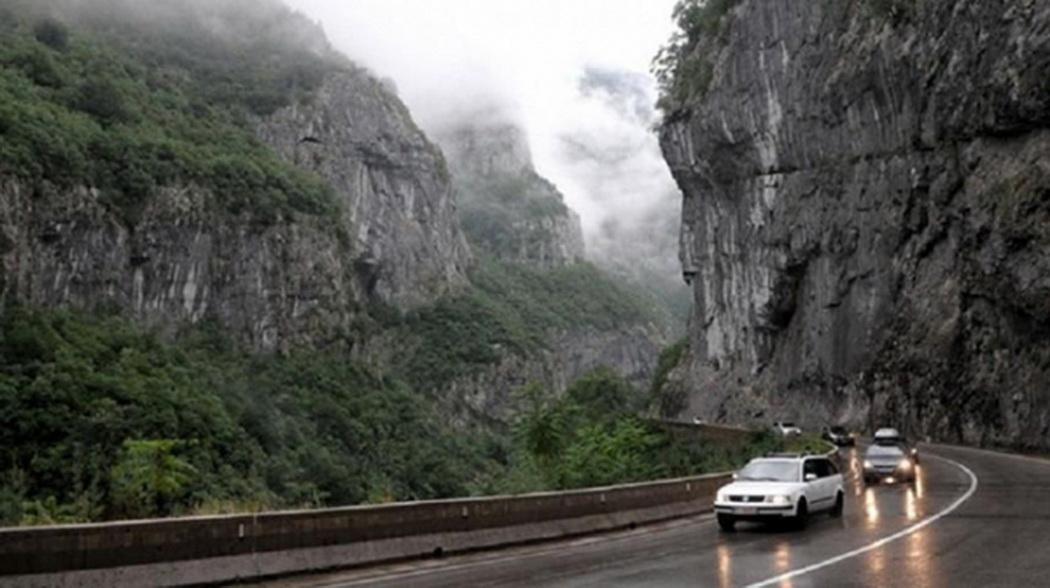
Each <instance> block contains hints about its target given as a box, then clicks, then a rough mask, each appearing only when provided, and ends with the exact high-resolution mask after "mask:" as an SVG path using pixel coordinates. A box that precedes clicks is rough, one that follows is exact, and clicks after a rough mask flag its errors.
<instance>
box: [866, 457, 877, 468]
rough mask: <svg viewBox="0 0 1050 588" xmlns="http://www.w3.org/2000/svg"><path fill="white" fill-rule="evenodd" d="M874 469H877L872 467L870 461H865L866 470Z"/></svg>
mask: <svg viewBox="0 0 1050 588" xmlns="http://www.w3.org/2000/svg"><path fill="white" fill-rule="evenodd" d="M873 467H875V466H873V465H871V462H870V461H868V460H866V459H865V460H864V469H866V470H870V469H871V468H873Z"/></svg>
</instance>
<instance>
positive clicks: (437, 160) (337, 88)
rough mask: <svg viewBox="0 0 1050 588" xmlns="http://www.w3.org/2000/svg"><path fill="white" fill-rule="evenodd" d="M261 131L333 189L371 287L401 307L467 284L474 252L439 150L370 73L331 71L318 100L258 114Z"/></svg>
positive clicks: (359, 274)
mask: <svg viewBox="0 0 1050 588" xmlns="http://www.w3.org/2000/svg"><path fill="white" fill-rule="evenodd" d="M258 135H259V136H260V137H261V138H262V139H263V141H265V142H266V143H267V144H269V145H270V146H272V147H273V148H274V149H275V150H276V151H277V152H278V153H279V154H280V155H281V156H282V157H284V158H285V159H286V160H288V161H291V162H292V163H295V164H296V165H297V166H299V167H301V168H304V169H309V170H312V171H314V172H316V173H318V174H319V175H320V176H321V177H323V178H324V179H326V180H327V181H328V182H329V184H330V185H331V186H332V187H333V188H335V190H336V192H337V193H338V194H339V196H340V197H341V201H342V204H343V219H342V223H341V225H342V227H344V228H345V229H346V231H347V233H348V235H349V237H350V247H351V249H352V250H353V251H354V258H353V260H351V263H352V264H353V267H354V272H355V276H356V278H357V280H358V284H359V285H360V286H361V288H362V290H363V294H364V296H365V297H366V298H368V299H370V300H379V301H382V302H384V303H386V304H390V305H393V306H397V307H400V308H403V309H410V308H412V307H415V306H419V305H420V304H424V303H426V302H429V301H433V300H434V299H435V298H436V297H437V296H440V295H441V294H443V293H445V292H447V291H448V290H449V288H450V286H453V285H456V284H461V283H462V282H463V278H464V274H465V271H466V268H467V266H468V265H469V263H470V259H471V255H470V252H469V250H468V248H467V245H466V241H465V239H464V237H463V234H462V232H461V231H460V229H459V222H458V219H457V217H456V207H455V205H454V202H453V198H452V194H451V187H450V184H449V173H448V169H447V167H446V164H445V160H444V158H443V156H442V155H441V152H440V150H439V149H438V148H437V147H436V146H435V145H433V144H432V143H431V142H430V141H429V140H428V139H427V137H426V136H425V135H424V134H423V132H422V131H420V130H419V128H418V127H417V126H416V125H415V122H414V121H413V120H412V116H411V115H410V114H409V112H408V109H407V108H405V105H404V104H402V103H401V101H400V100H399V99H398V98H397V97H396V96H394V95H393V94H391V93H390V92H389V91H388V90H387V89H386V88H385V86H384V85H383V84H382V83H380V82H378V81H377V80H375V79H374V78H372V77H371V76H370V75H368V74H367V73H365V72H363V71H360V70H356V69H351V70H349V71H347V72H341V73H339V74H338V75H333V76H330V77H329V78H328V80H327V81H326V82H325V83H324V85H323V86H322V87H321V88H320V89H319V90H318V92H317V94H316V96H315V97H314V99H313V100H311V101H309V102H303V103H299V104H295V105H293V106H291V107H289V108H285V109H283V110H280V111H278V112H277V113H275V114H274V115H273V116H270V117H267V118H266V119H263V120H260V121H259V124H258Z"/></svg>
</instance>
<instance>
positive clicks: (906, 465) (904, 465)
mask: <svg viewBox="0 0 1050 588" xmlns="http://www.w3.org/2000/svg"><path fill="white" fill-rule="evenodd" d="M897 467H899V468H900V469H902V470H910V469H911V460H910V459H902V460H901V461H900V463H898V464H897Z"/></svg>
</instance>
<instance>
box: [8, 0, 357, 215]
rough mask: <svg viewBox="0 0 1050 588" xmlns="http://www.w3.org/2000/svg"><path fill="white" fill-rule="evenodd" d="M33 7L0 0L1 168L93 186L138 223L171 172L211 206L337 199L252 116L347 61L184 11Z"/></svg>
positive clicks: (255, 207) (255, 210) (319, 206)
mask: <svg viewBox="0 0 1050 588" xmlns="http://www.w3.org/2000/svg"><path fill="white" fill-rule="evenodd" d="M43 4H44V5H45V6H46V5H47V4H49V3H46V2H45V3H43ZM103 4H105V3H103ZM113 4H117V3H113ZM96 8H97V7H96ZM100 10H101V9H100ZM27 12H28V13H29V14H33V11H31V10H20V11H17V12H14V11H12V9H11V8H10V7H9V6H6V5H0V17H2V18H0V66H2V68H0V174H2V175H13V176H19V177H21V178H23V179H24V180H28V181H31V182H34V183H36V184H40V183H45V182H46V183H47V184H51V185H56V186H58V187H73V186H90V187H94V188H97V189H99V190H100V192H101V194H102V197H103V198H104V199H105V201H106V202H107V203H108V204H109V205H110V206H112V207H113V208H114V209H116V210H117V211H119V212H120V213H121V216H123V217H124V218H126V219H127V220H128V222H130V223H133V222H134V218H135V215H136V213H137V211H139V210H141V208H142V207H143V206H145V205H146V204H147V202H148V199H150V198H152V197H155V195H156V194H157V188H158V187H163V186H168V185H173V184H176V183H177V184H181V185H185V184H196V185H199V186H202V187H204V188H210V193H211V194H212V196H213V198H214V199H215V202H214V205H215V207H216V208H217V209H220V210H225V211H228V212H230V213H234V214H242V213H243V214H248V215H250V216H252V217H253V218H254V219H256V220H259V221H262V222H273V221H275V220H277V219H280V218H287V217H289V216H290V215H292V214H293V213H303V214H308V215H331V214H333V213H334V212H335V211H336V209H337V202H336V200H335V198H334V196H333V194H332V193H331V190H330V189H329V188H328V186H327V184H325V182H323V181H322V180H321V179H320V178H318V177H316V176H315V175H313V174H311V173H308V172H305V171H302V170H300V169H298V168H296V167H294V166H292V165H290V164H288V163H285V162H283V161H281V160H280V159H279V158H278V157H277V156H276V155H275V154H274V153H273V152H272V151H271V150H269V149H268V148H266V147H265V146H264V145H262V144H261V143H260V142H259V141H258V140H257V139H256V138H255V137H254V135H253V134H252V133H251V131H250V129H249V126H250V117H251V116H253V115H257V114H264V113H267V112H271V111H272V110H274V109H276V108H279V107H281V106H283V105H285V104H288V103H290V102H291V101H294V100H296V99H299V98H300V97H301V96H303V95H306V94H307V93H308V92H309V91H310V90H311V89H313V88H315V87H316V86H317V85H319V83H320V82H321V80H322V79H323V76H324V72H325V71H326V70H327V69H330V68H333V67H348V65H345V64H338V63H336V62H335V61H332V60H330V59H325V58H324V57H322V56H320V55H317V54H315V53H311V52H309V51H306V50H304V49H296V48H293V46H291V45H289V44H288V43H287V42H285V41H284V37H283V36H281V35H279V34H277V33H273V34H271V35H267V34H259V35H256V36H253V37H250V38H251V39H252V40H251V41H250V42H248V41H240V40H238V39H239V37H235V36H231V37H224V38H220V37H218V36H216V35H213V34H209V33H208V32H207V31H206V30H204V29H203V28H202V27H203V26H204V25H203V24H202V23H200V22H196V21H193V20H188V18H189V17H188V16H187V15H183V17H182V18H181V19H174V20H172V21H164V24H163V25H161V24H157V23H159V22H160V21H156V20H142V21H141V22H139V21H132V22H129V21H128V19H130V18H131V17H130V16H128V17H125V18H117V17H116V16H112V17H110V16H108V15H110V14H112V15H116V14H128V15H132V14H135V13H134V12H132V11H120V10H113V11H112V13H107V12H105V11H103V12H101V13H99V12H92V13H91V14H92V15H93V17H92V18H87V17H85V18H84V19H83V20H82V22H80V23H79V26H78V27H77V28H76V29H71V28H68V27H67V26H66V25H65V24H63V22H61V21H59V20H55V19H53V18H51V17H48V16H39V17H37V18H27V17H26V16H25V15H26V14H27ZM45 14H46V13H45ZM280 16H281V15H280V14H275V15H273V17H272V18H273V19H275V20H274V22H280V20H279V19H280ZM285 16H286V15H285ZM96 20H97V21H98V22H97V23H96V24H94V25H93V24H92V23H95V21H96ZM150 23H153V24H150ZM265 30H266V29H263V31H265Z"/></svg>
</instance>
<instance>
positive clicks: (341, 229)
mask: <svg viewBox="0 0 1050 588" xmlns="http://www.w3.org/2000/svg"><path fill="white" fill-rule="evenodd" d="M256 124H257V134H258V136H259V137H260V138H261V139H262V140H263V141H265V142H266V143H268V144H269V145H271V146H272V147H273V148H274V149H275V150H276V151H277V152H278V153H279V154H280V155H281V156H283V157H284V158H286V159H287V160H289V161H291V162H293V163H295V164H297V165H299V166H301V167H304V168H308V169H312V170H314V171H316V172H317V173H318V174H319V175H321V176H322V177H323V178H324V179H325V180H327V182H328V183H329V184H330V185H331V187H332V188H333V190H334V192H335V194H336V197H337V199H338V200H339V201H340V203H341V213H340V216H338V217H331V218H329V217H313V216H297V217H294V218H291V219H285V220H281V221H277V222H275V223H269V224H259V223H256V222H253V221H252V219H251V218H250V217H248V216H246V215H242V216H236V215H232V214H227V213H222V212H217V211H216V210H215V207H214V206H210V205H209V202H211V201H212V200H213V198H211V196H210V195H209V193H208V191H207V190H204V189H202V188H200V187H197V186H194V185H189V184H187V185H181V186H175V187H170V188H165V189H163V191H162V193H160V194H157V195H156V197H153V198H150V199H149V204H148V206H147V208H146V209H145V210H144V211H143V212H142V213H141V215H140V217H139V219H138V220H137V222H135V223H134V224H132V225H128V224H127V223H125V222H123V221H122V220H121V219H120V218H118V216H117V215H116V214H115V213H114V212H112V211H111V209H110V208H108V207H107V206H105V205H104V203H103V201H102V199H101V197H100V195H99V194H98V193H97V192H96V191H94V190H91V189H88V188H81V189H74V190H59V189H57V188H54V187H48V186H46V185H43V186H30V185H27V184H25V183H23V182H20V181H17V180H14V179H5V180H2V181H0V262H2V269H3V271H2V277H0V301H3V302H5V303H6V302H20V303H27V304H34V305H43V306H49V307H53V306H68V307H75V308H82V309H90V310H98V309H116V310H119V311H122V312H124V313H126V314H128V315H130V316H133V317H135V318H136V319H139V320H141V321H142V322H145V323H147V324H152V325H157V326H163V327H165V328H169V329H175V328H177V327H178V326H179V325H183V324H187V323H197V322H200V321H202V320H212V321H215V322H217V323H218V324H220V325H223V326H224V327H225V328H227V329H228V330H229V331H230V332H231V333H233V334H234V335H235V336H236V337H237V338H239V339H241V340H244V341H246V342H248V343H249V344H250V345H252V346H253V347H255V348H257V349H264V350H269V349H279V348H285V347H288V346H291V345H294V344H313V345H318V344H320V345H323V344H326V343H329V342H332V341H335V340H345V339H346V338H348V337H351V336H352V334H351V331H352V330H353V327H354V323H355V321H356V320H358V319H359V318H360V317H361V316H362V314H363V312H362V309H363V308H364V307H365V306H366V305H368V304H369V303H372V302H383V303H387V304H391V305H397V306H399V307H402V308H411V307H413V306H417V305H421V304H425V303H427V302H429V301H432V300H434V299H436V298H437V297H439V296H441V295H442V294H443V293H445V292H448V291H450V290H451V289H454V288H456V287H457V286H459V285H462V284H463V283H464V282H465V271H466V266H467V265H468V264H469V262H470V259H471V256H470V252H469V250H468V248H467V245H466V241H465V239H464V238H463V236H462V233H461V231H460V229H459V225H458V222H457V220H456V216H455V208H454V205H453V201H452V195H451V188H450V184H449V177H448V172H447V170H446V168H445V164H444V161H443V158H442V156H441V154H440V152H439V151H438V149H437V148H436V147H435V146H433V145H432V144H431V143H430V142H429V141H428V140H427V139H426V137H425V136H424V135H423V133H422V132H421V131H419V129H418V128H416V126H415V125H414V123H413V122H412V118H411V117H410V115H409V113H408V111H407V110H406V109H405V107H404V105H403V104H402V103H401V102H400V101H399V100H398V99H397V97H395V96H394V95H392V94H390V93H389V92H387V91H386V90H385V89H384V88H383V87H382V85H381V84H380V83H379V82H378V81H376V80H374V79H373V78H372V77H371V76H369V75H368V74H366V73H364V72H363V71H360V70H357V69H354V68H344V67H340V68H336V69H334V70H333V71H332V72H331V73H330V74H329V75H328V76H327V78H326V80H325V82H324V83H323V84H322V86H321V88H320V89H319V90H318V91H317V92H316V94H315V95H314V96H313V97H312V98H311V99H310V100H309V101H306V102H303V103H298V104H295V105H292V106H289V107H287V108H284V109H281V110H279V111H277V112H276V113H274V114H273V115H271V116H268V117H266V118H263V119H259V120H258V121H257V123H256Z"/></svg>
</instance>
